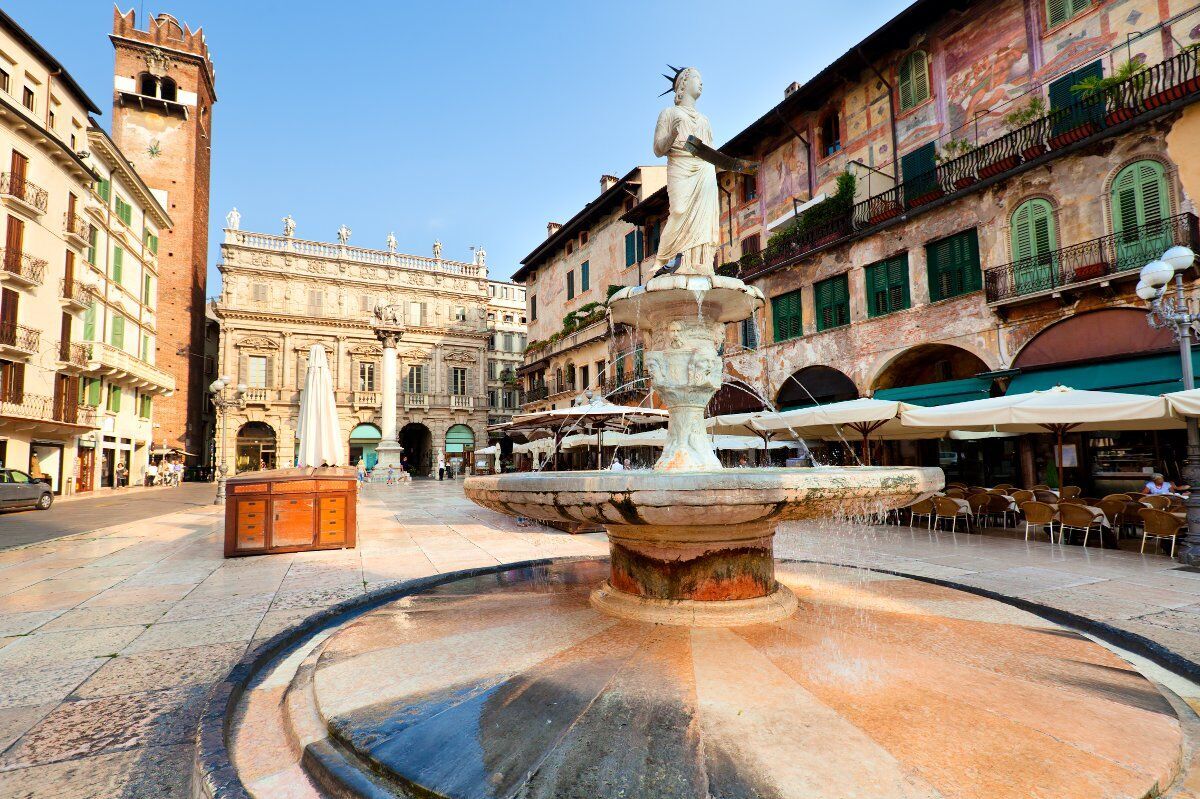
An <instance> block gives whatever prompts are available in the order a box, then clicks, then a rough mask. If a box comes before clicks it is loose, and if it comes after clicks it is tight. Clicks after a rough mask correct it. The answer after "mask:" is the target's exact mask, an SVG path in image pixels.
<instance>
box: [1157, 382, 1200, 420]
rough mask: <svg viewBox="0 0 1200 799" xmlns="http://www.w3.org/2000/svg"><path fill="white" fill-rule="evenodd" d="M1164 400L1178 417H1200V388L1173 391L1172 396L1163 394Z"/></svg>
mask: <svg viewBox="0 0 1200 799" xmlns="http://www.w3.org/2000/svg"><path fill="white" fill-rule="evenodd" d="M1163 399H1165V400H1166V401H1167V407H1168V408H1170V409H1171V411H1172V413H1174V414H1175V415H1176V416H1200V388H1193V389H1191V390H1190V391H1172V392H1171V393H1170V394H1163Z"/></svg>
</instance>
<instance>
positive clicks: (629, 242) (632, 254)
mask: <svg viewBox="0 0 1200 799" xmlns="http://www.w3.org/2000/svg"><path fill="white" fill-rule="evenodd" d="M636 263H637V239H636V233H635V232H634V231H632V230H631V231H630V232H628V233H626V234H625V265H626V266H633V265H634V264H636Z"/></svg>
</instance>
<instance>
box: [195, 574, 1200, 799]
mask: <svg viewBox="0 0 1200 799" xmlns="http://www.w3.org/2000/svg"><path fill="white" fill-rule="evenodd" d="M590 560H606V558H596V557H594V556H589V555H573V556H569V557H561V558H538V559H535V560H524V561H515V562H513V563H500V564H496V565H495V566H486V567H481V568H477V569H464V570H462V571H456V572H446V573H445V574H437V575H431V576H429V577H421V578H418V579H415V580H408V581H406V582H403V583H396V584H393V585H389V586H387V587H385V588H379V589H376V590H375V591H371V592H368V593H366V594H364V595H363V596H360V597H356V598H354V599H348V600H346V601H344V602H339V603H338V604H336V605H333V606H331V607H328V608H325V609H324V610H319V611H317V612H316V613H314V614H313V615H311V616H309V617H308V618H306V619H304V620H302V621H300V622H298V623H297V624H295V625H293V626H291V627H289V628H287V629H285V630H282V631H280V632H278V633H276V634H275V635H274V636H272V637H271V638H269V639H267V640H266V641H265V642H263V643H262V644H260V645H258V646H257V647H254V648H253V649H251V650H249V651H248V652H247V653H246V654H245V655H244V656H243V657H242V659H241V660H240V661H238V663H237V665H236V666H234V667H233V669H232V670H231V671H230V672H229V674H228V676H226V677H225V679H224V680H222V681H221V682H219V683H217V685H216V686H214V687H213V690H212V691H211V692H210V693H209V695H208V697H207V699H206V700H205V706H204V712H203V713H202V714H201V716H200V724H199V728H198V729H197V731H196V749H195V756H194V758H193V761H192V780H191V791H190V796H191V799H253V797H252V796H251V795H250V793H249V791H247V790H246V787H245V786H244V785H243V784H242V781H241V779H240V778H239V777H238V774H237V770H236V769H235V768H234V765H233V761H232V758H231V756H230V752H229V747H228V737H227V735H228V732H229V719H230V717H231V716H232V715H233V712H234V710H235V709H236V707H237V704H238V702H239V701H241V698H242V696H243V695H244V693H245V691H246V689H247V688H248V687H249V686H250V684H251V683H252V682H253V680H254V678H255V677H256V676H257V675H258V673H259V671H260V670H261V669H262V667H263V666H265V665H266V664H268V663H270V662H271V661H272V660H274V659H276V658H277V657H279V656H280V655H283V654H284V653H285V652H286V651H287V650H288V649H291V648H292V647H293V646H295V645H296V644H299V643H301V642H303V641H304V640H306V639H308V638H309V637H311V636H312V635H314V634H316V633H318V632H320V631H322V630H325V629H328V628H330V627H335V626H341V625H342V624H343V623H344V622H346V621H349V620H350V619H352V618H354V617H357V616H360V615H362V614H363V613H366V612H368V611H371V610H375V609H376V608H378V607H381V606H383V605H386V604H388V603H389V602H392V601H394V600H397V599H401V598H403V597H406V596H410V595H412V594H416V593H419V592H421V591H424V590H426V589H429V588H436V587H437V586H440V585H445V584H447V583H452V582H455V581H457V580H462V579H467V578H470V577H478V576H480V575H485V574H497V573H499V572H504V571H510V570H514V569H524V568H530V567H535V566H547V565H551V564H555V563H571V562H576V561H590ZM776 560H777V561H778V562H780V563H797V564H805V563H811V564H816V565H823V566H838V567H842V568H850V569H862V570H863V571H870V572H876V573H878V574H888V575H892V576H894V577H904V578H906V579H910V580H916V581H918V582H923V583H929V584H931V585H938V586H942V587H944V588H950V589H953V590H956V591H962V592H963V593H967V594H974V595H976V596H981V597H984V598H987V599H991V600H995V601H997V602H1002V603H1004V604H1006V605H1010V606H1012V607H1015V608H1018V609H1019V610H1023V611H1026V612H1028V613H1032V614H1034V615H1036V616H1040V617H1041V618H1043V619H1046V620H1047V621H1049V622H1053V623H1054V624H1058V625H1061V626H1063V627H1067V628H1070V629H1074V630H1077V631H1079V632H1083V633H1086V634H1088V635H1091V636H1094V637H1095V638H1098V639H1099V640H1101V641H1104V642H1105V643H1108V644H1112V645H1113V646H1116V647H1118V648H1120V649H1123V650H1125V651H1127V652H1130V653H1132V654H1134V655H1139V656H1141V657H1144V658H1146V659H1147V660H1149V661H1151V662H1153V663H1155V664H1156V665H1158V666H1161V667H1162V668H1165V669H1167V670H1168V671H1171V672H1173V673H1175V674H1177V675H1179V676H1181V677H1184V678H1185V679H1188V680H1191V681H1193V682H1197V683H1200V663H1197V662H1196V661H1193V660H1190V659H1188V658H1185V657H1183V656H1182V655H1180V654H1178V653H1177V652H1174V651H1173V650H1171V649H1169V648H1168V647H1166V646H1164V645H1162V644H1160V643H1159V642H1157V641H1154V640H1152V639H1150V638H1147V637H1145V636H1143V635H1139V634H1137V633H1133V632H1129V631H1127V630H1122V629H1120V628H1118V627H1114V626H1112V625H1111V624H1108V623H1107V622H1102V621H1097V620H1095V619H1090V618H1087V617H1086V616H1081V615H1079V614H1076V613H1072V612H1070V611H1066V610H1062V609H1060V608H1055V607H1051V606H1049V605H1043V604H1040V603H1038V602H1032V601H1030V600H1028V599H1022V598H1020V597H1013V596H1008V595H1006V594H1001V593H999V592H996V591H992V590H990V589H987V588H981V587H979V586H974V585H964V584H961V583H956V582H954V581H953V580H944V579H941V578H938V577H928V576H925V575H917V574H908V573H905V572H904V571H901V570H898V569H887V568H879V567H872V566H859V565H855V564H848V563H839V562H837V561H834V560H822V559H819V558H777V559H776ZM1184 768H1185V770H1186V768H1187V764H1185V765H1184Z"/></svg>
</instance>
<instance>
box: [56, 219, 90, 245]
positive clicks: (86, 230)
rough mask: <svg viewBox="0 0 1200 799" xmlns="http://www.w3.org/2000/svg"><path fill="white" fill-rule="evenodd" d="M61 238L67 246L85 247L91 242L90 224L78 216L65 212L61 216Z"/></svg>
mask: <svg viewBox="0 0 1200 799" xmlns="http://www.w3.org/2000/svg"><path fill="white" fill-rule="evenodd" d="M63 236H64V237H65V238H66V240H67V243H68V244H74V245H75V246H76V247H80V248H82V247H86V246H88V243H89V242H90V241H91V237H92V224H91V223H90V222H88V221H87V220H86V219H84V218H83V217H82V216H80V215H79V214H72V213H70V212H67V213H65V214H63Z"/></svg>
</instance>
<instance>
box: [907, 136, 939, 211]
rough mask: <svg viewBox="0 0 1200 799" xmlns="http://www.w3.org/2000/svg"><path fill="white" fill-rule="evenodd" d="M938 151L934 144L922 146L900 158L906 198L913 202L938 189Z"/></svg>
mask: <svg viewBox="0 0 1200 799" xmlns="http://www.w3.org/2000/svg"><path fill="white" fill-rule="evenodd" d="M936 169H937V149H936V148H935V147H934V143H933V142H930V143H929V144H925V145H922V146H921V147H918V148H917V149H915V150H913V151H912V152H911V153H908V154H907V155H904V156H901V157H900V175H901V177H903V179H904V197H905V199H906V200H909V201H912V200H915V199H917V198H918V197H921V196H923V195H925V194H928V193H929V192H931V191H933V190H934V189H936V188H937V172H936Z"/></svg>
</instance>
